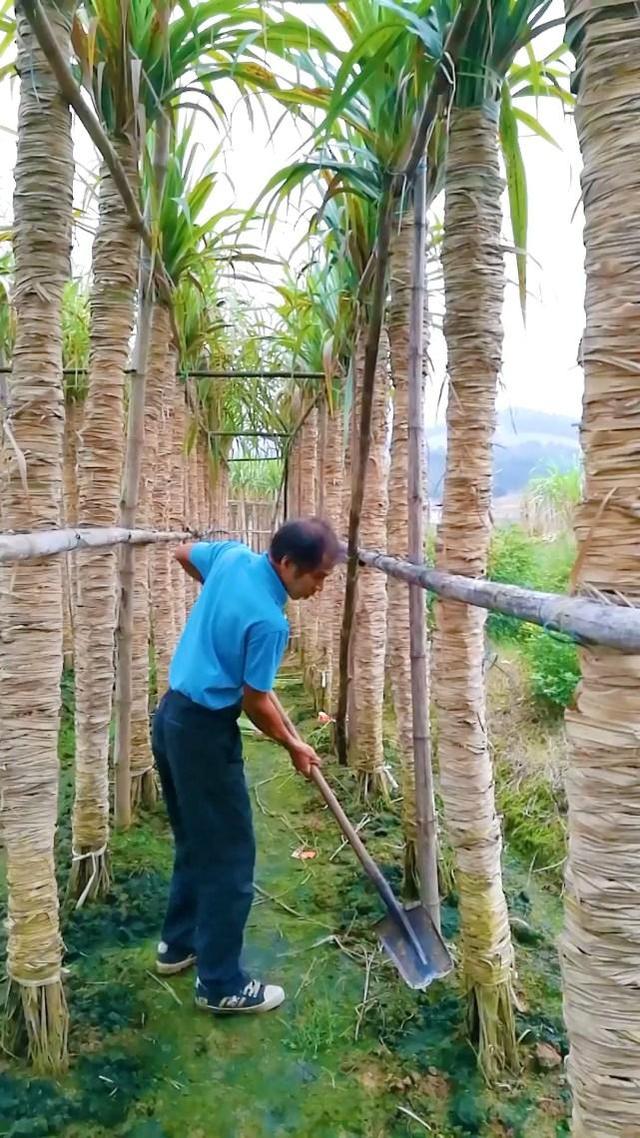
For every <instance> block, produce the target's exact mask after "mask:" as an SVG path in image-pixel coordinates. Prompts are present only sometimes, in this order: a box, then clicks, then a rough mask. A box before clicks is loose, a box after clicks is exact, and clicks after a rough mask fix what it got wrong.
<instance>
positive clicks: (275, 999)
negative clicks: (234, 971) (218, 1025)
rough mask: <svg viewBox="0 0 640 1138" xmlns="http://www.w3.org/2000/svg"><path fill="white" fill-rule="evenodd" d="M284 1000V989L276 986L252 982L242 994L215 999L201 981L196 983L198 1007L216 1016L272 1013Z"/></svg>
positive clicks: (246, 985)
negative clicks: (242, 1013) (239, 1013)
mask: <svg viewBox="0 0 640 1138" xmlns="http://www.w3.org/2000/svg"><path fill="white" fill-rule="evenodd" d="M283 1000H284V989H283V988H279V987H278V986H277V985H276V984H261V983H260V981H259V980H250V981H249V983H248V984H245V986H244V988H243V989H242V990H241V991H240V992H235V993H234V994H233V995H230V996H220V997H219V998H218V999H214V998H213V997H212V996H208V995H207V990H206V988H205V986H204V984H203V983H202V981H201V980H197V981H196V1005H197V1007H199V1008H203V1009H204V1011H207V1012H213V1014H214V1015H234V1014H235V1013H236V1012H244V1013H246V1012H270V1011H272V1010H273V1008H279V1007H280V1004H281V1003H282V1002H283Z"/></svg>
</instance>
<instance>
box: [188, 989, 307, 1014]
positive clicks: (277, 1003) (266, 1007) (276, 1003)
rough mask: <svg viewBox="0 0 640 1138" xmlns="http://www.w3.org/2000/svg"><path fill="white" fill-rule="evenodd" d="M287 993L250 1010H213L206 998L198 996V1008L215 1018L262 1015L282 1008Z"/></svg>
mask: <svg viewBox="0 0 640 1138" xmlns="http://www.w3.org/2000/svg"><path fill="white" fill-rule="evenodd" d="M285 998H286V997H285V993H284V992H282V994H281V995H279V996H272V998H271V999H270V1000H265V1001H264V1003H262V1004H258V1005H257V1006H254V1007H249V1008H212V1007H211V1005H210V1004H208V1003H207V1001H206V998H205V997H202V998H201V999H198V997H197V996H196V1007H197V1008H199V1009H200V1011H203V1012H209V1014H210V1015H214V1016H238V1015H261V1014H262V1013H263V1012H272V1011H274V1010H275V1009H276V1008H279V1007H281V1005H282V1004H283V1003H284V1001H285Z"/></svg>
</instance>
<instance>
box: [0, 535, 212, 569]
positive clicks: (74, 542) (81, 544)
mask: <svg viewBox="0 0 640 1138" xmlns="http://www.w3.org/2000/svg"><path fill="white" fill-rule="evenodd" d="M189 536H190V535H189V534H187V533H169V532H166V533H165V532H160V531H155V530H133V529H123V528H122V527H121V526H110V527H107V528H104V529H100V528H98V527H96V528H91V527H87V528H86V529H50V530H38V531H37V532H35V533H0V565H5V564H7V563H11V562H13V561H32V560H34V559H36V558H38V557H53V556H55V555H56V554H59V553H70V552H71V551H72V550H74V549H107V548H108V547H109V546H112V545H127V544H130V545H153V544H158V543H160V542H169V541H175V542H179V541H184V540H185V539H186V538H188V537H189Z"/></svg>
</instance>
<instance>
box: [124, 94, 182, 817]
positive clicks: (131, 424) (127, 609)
mask: <svg viewBox="0 0 640 1138" xmlns="http://www.w3.org/2000/svg"><path fill="white" fill-rule="evenodd" d="M168 151H169V120H168V118H167V116H166V115H164V114H163V115H161V116H160V118H159V119H158V122H157V126H156V140H155V153H154V171H155V191H156V194H157V200H158V202H160V201H161V200H162V191H163V187H164V179H165V175H166V170H167V162H168ZM150 209H151V205H150V202H149V203H148V210H149V212H150ZM154 259H155V255H154V254H153V253H149V252H148V251H147V252H146V256H144V257H143V260H142V265H141V270H140V298H141V299H140V310H139V316H138V331H137V336H136V346H135V361H134V364H135V374H134V376H133V380H132V385H131V398H130V402H129V421H128V425H127V447H126V454H125V466H124V479H123V494H122V503H121V509H120V521H121V523H122V526H123V528H125V529H132V528H133V525H134V522H135V516H136V510H137V507H138V495H139V490H140V470H141V466H142V451H143V447H144V406H145V389H146V373H147V359H148V355H149V341H150V339H151V324H152V317H153V304H154V285H153V275H154ZM134 578H135V574H134V561H133V547H132V545H131V544H130V543H129V544H126V545H124V547H123V549H122V555H121V562H120V607H119V614H118V627H117V630H116V695H115V724H116V730H115V744H114V770H115V803H114V822H115V825H116V826H117V827H119V828H120V829H124V828H126V827H127V826H130V825H131V787H130V784H131V755H130V750H131V704H132V653H133V600H134Z"/></svg>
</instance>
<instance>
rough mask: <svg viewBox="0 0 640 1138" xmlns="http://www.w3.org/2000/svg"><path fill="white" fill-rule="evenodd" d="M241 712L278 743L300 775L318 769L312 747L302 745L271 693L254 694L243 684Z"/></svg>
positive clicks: (254, 692)
mask: <svg viewBox="0 0 640 1138" xmlns="http://www.w3.org/2000/svg"><path fill="white" fill-rule="evenodd" d="M242 706H243V709H244V711H245V712H246V713H247V715H248V716H249V719H250V720H251V722H252V723H254V724H255V726H256V727H257V728H258V730H259V731H262V733H263V735H266V736H267V738H268V739H272V740H273V742H274V743H279V744H280V746H281V747H284V748H285V750H286V751H288V752H289V754H290V755H291V761H292V762H293V765H294V767H295V768H296V770H297V771H299V772H300V774H303V775H305V777H306V778H308V777H309V774H310V772H311V767H312V766H319V765H320V759H319V757H318V755H316V753H315V751H314V749H313V747H310V746H309V744H308V743H304V742H303V741H302V739H301V738H300V736H299V735H298V733H297V731H296V729H295V727H294V726H293V724H292V723H291V722H290V721H289V720H288V719H287V716H286V715H285V714H284V713H283V711H282V709H281V708H280V704H279V703H278V700H277V698H276V697H275V696H274V694H273V692H270V691H269V692H262V691H256V689H255V688H252V687H249V685H248V684H245V688H244V699H243V701H242Z"/></svg>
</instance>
